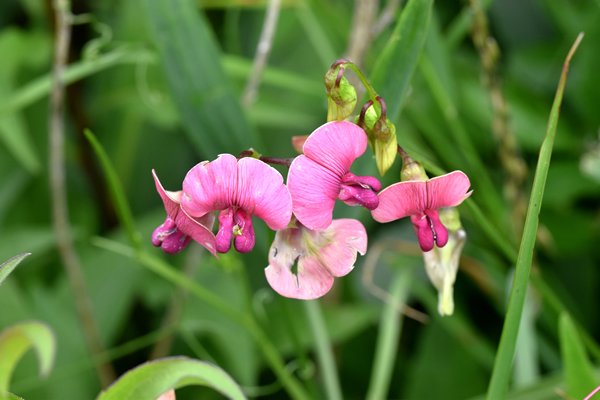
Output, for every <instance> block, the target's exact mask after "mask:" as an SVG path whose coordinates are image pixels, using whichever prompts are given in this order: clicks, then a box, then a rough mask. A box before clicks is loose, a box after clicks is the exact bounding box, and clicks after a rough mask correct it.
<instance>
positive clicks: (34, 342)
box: [0, 321, 56, 393]
mask: <svg viewBox="0 0 600 400" xmlns="http://www.w3.org/2000/svg"><path fill="white" fill-rule="evenodd" d="M30 348H33V349H34V350H35V352H36V354H37V357H38V361H39V364H40V375H42V376H47V375H48V374H49V373H50V369H51V368H52V364H53V363H54V357H55V354H56V339H55V338H54V334H53V333H52V330H51V329H50V327H49V326H47V325H46V324H43V323H41V322H36V321H31V322H23V323H20V324H16V325H12V326H9V327H8V328H6V329H5V330H3V331H2V332H0V354H1V355H2V357H0V393H2V392H7V391H8V388H9V383H10V378H11V376H12V373H13V371H14V369H15V366H16V365H17V363H18V362H19V360H20V359H21V357H22V356H23V354H24V353H25V352H26V351H27V350H29V349H30Z"/></svg>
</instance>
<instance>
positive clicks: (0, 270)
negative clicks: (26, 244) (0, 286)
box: [0, 253, 31, 283]
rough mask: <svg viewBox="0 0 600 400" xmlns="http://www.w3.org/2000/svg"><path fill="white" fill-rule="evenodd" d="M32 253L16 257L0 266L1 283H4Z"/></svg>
mask: <svg viewBox="0 0 600 400" xmlns="http://www.w3.org/2000/svg"><path fill="white" fill-rule="evenodd" d="M28 255H31V253H21V254H17V255H16V256H14V257H11V258H9V259H8V260H6V261H5V262H3V263H2V264H0V283H2V282H3V281H4V280H5V279H6V277H7V276H8V275H9V274H10V273H11V272H12V271H13V270H14V269H15V268H16V267H17V265H19V263H20V262H21V261H23V259H24V258H25V257H27V256H28Z"/></svg>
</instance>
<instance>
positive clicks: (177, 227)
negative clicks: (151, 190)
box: [152, 170, 215, 254]
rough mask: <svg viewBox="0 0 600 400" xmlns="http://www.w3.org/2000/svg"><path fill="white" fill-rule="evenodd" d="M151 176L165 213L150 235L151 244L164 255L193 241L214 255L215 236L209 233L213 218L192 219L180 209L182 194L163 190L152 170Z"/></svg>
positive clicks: (178, 250)
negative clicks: (163, 220)
mask: <svg viewBox="0 0 600 400" xmlns="http://www.w3.org/2000/svg"><path fill="white" fill-rule="evenodd" d="M152 176H153V177H154V184H155V185H156V191H157V192H158V194H159V195H160V198H161V199H162V201H163V204H164V206H165V211H166V212H167V217H166V219H165V222H163V223H162V224H161V225H160V226H159V227H158V228H156V229H155V230H154V232H153V233H152V244H153V245H154V246H157V247H161V248H162V249H163V251H164V252H165V253H170V254H174V253H178V252H180V251H181V250H183V249H184V248H185V247H186V246H187V245H188V244H189V243H190V240H191V239H193V240H194V241H196V242H198V243H199V244H201V245H202V246H204V248H206V249H207V250H208V251H210V252H211V253H212V254H215V235H213V233H212V232H211V228H212V226H213V222H214V216H213V215H212V214H207V215H204V216H202V217H201V218H192V217H191V216H190V215H188V214H187V213H186V212H185V210H183V209H182V208H181V193H182V192H181V191H178V192H170V191H167V190H165V189H164V188H163V186H162V184H161V183H160V180H159V179H158V176H156V172H154V170H152Z"/></svg>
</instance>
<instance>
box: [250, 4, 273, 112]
mask: <svg viewBox="0 0 600 400" xmlns="http://www.w3.org/2000/svg"><path fill="white" fill-rule="evenodd" d="M280 8H281V0H269V5H268V6H267V14H266V16H265V23H264V24H263V28H262V32H261V34H260V39H259V41H258V46H257V47H256V55H255V56H254V63H253V65H252V74H251V75H250V78H248V83H247V85H246V89H244V94H243V95H242V104H243V105H244V107H246V108H247V107H249V106H251V105H252V104H253V103H254V102H255V101H256V96H257V93H258V87H259V86H260V81H261V78H262V74H263V71H264V69H265V67H266V65H267V58H268V57H269V53H270V52H271V46H272V45H273V36H274V34H275V27H276V26H277V19H279V10H280Z"/></svg>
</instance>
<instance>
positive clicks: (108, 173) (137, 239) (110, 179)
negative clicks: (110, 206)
mask: <svg viewBox="0 0 600 400" xmlns="http://www.w3.org/2000/svg"><path fill="white" fill-rule="evenodd" d="M84 134H85V137H86V138H87V140H88V141H89V142H90V144H91V145H92V148H93V149H94V152H95V153H96V156H97V157H98V159H99V160H100V165H101V166H102V170H103V171H104V177H105V179H106V182H107V183H108V187H109V189H110V194H111V197H112V199H113V201H114V203H115V207H116V208H117V213H118V215H119V220H120V222H121V224H122V225H123V227H124V228H125V231H126V232H127V236H128V237H129V242H130V243H131V245H132V246H133V247H135V248H136V249H139V248H140V246H141V243H142V238H141V236H140V233H139V232H138V231H137V230H136V229H135V225H134V222H133V215H132V213H131V209H130V208H129V203H127V197H126V196H125V191H124V190H123V185H121V180H120V179H119V175H118V174H117V171H116V170H115V168H114V167H113V165H112V162H111V161H110V159H109V158H108V154H106V151H105V150H104V147H102V145H101V144H100V142H99V141H98V139H96V136H94V134H93V133H92V131H90V130H89V129H86V130H85V132H84ZM148 179H150V178H148Z"/></svg>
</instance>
